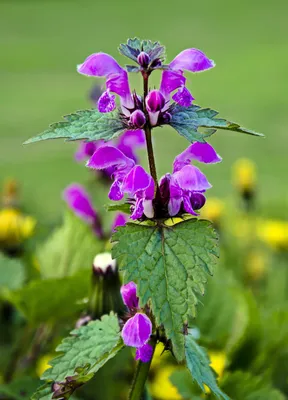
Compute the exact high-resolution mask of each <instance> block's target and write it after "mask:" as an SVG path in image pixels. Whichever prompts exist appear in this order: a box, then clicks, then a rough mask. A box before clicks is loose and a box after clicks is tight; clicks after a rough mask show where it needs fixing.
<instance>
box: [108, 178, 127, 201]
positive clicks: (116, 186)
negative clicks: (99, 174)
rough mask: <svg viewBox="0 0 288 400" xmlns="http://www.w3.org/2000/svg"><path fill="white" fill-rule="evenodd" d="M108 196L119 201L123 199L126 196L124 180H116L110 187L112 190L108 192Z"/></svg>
mask: <svg viewBox="0 0 288 400" xmlns="http://www.w3.org/2000/svg"><path fill="white" fill-rule="evenodd" d="M108 197H109V199H110V200H113V201H119V200H122V199H123V197H124V193H123V189H122V182H121V181H119V180H116V181H115V182H113V183H112V185H111V187H110V191H109V193H108Z"/></svg>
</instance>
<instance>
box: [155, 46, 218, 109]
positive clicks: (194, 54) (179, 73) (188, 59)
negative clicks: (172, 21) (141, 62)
mask: <svg viewBox="0 0 288 400" xmlns="http://www.w3.org/2000/svg"><path fill="white" fill-rule="evenodd" d="M214 66H215V63H214V61H213V60H210V59H209V58H208V57H207V56H206V55H205V54H204V53H203V52H202V51H200V50H198V49H186V50H183V51H182V52H181V53H179V54H178V56H176V57H175V58H174V60H172V61H171V63H170V64H169V67H170V70H168V71H163V72H162V80H161V85H160V91H161V92H162V94H163V95H164V97H165V99H166V100H168V101H169V100H170V94H171V93H172V92H173V91H174V90H176V89H178V91H177V92H176V93H175V94H174V96H173V97H172V99H173V100H174V101H175V102H176V103H178V104H180V105H181V106H183V107H189V106H190V105H191V103H192V101H193V100H194V97H193V96H192V95H191V93H190V92H189V90H188V89H187V88H186V87H185V83H186V78H185V77H184V76H183V71H190V72H201V71H205V70H207V69H210V68H213V67H214Z"/></svg>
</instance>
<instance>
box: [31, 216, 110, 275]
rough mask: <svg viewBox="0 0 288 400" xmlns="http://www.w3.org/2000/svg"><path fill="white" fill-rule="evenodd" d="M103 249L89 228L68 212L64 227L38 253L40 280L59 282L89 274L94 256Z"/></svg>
mask: <svg viewBox="0 0 288 400" xmlns="http://www.w3.org/2000/svg"><path fill="white" fill-rule="evenodd" d="M80 244H81V246H80ZM103 247H104V244H103V242H101V240H100V239H98V238H97V237H96V236H95V235H94V234H93V232H92V230H91V227H90V226H88V225H86V224H85V223H84V222H83V221H82V220H81V219H80V218H77V217H76V216H75V215H74V214H73V213H72V212H67V213H66V214H65V216H64V222H63V225H62V226H61V227H60V228H57V229H56V230H55V232H54V233H53V234H52V235H51V236H50V237H49V238H48V239H47V241H46V242H45V243H44V244H43V245H41V246H40V247H39V248H38V250H37V259H38V261H39V264H40V271H41V275H42V277H43V278H56V277H57V278H62V277H64V276H71V275H73V274H75V273H76V272H77V271H79V270H84V269H85V270H91V267H92V263H93V259H94V257H95V255H96V254H97V253H98V252H100V251H102V250H103Z"/></svg>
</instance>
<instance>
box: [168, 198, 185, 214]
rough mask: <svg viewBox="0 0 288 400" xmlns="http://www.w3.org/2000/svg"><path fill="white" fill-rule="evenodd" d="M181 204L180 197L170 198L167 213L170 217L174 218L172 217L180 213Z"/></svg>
mask: <svg viewBox="0 0 288 400" xmlns="http://www.w3.org/2000/svg"><path fill="white" fill-rule="evenodd" d="M181 203H182V197H178V198H176V197H170V200H169V203H168V212H169V215H171V217H174V215H177V214H178V213H179V211H180V208H181Z"/></svg>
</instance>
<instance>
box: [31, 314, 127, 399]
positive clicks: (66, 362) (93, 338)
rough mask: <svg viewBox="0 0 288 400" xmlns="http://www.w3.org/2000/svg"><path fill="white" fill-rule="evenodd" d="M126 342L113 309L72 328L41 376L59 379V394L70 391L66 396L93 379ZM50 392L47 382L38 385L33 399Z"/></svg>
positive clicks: (42, 396)
mask: <svg viewBox="0 0 288 400" xmlns="http://www.w3.org/2000/svg"><path fill="white" fill-rule="evenodd" d="M123 346H124V345H123V342H122V340H121V338H120V330H119V324H118V318H117V316H116V315H115V314H113V313H111V314H110V315H104V316H103V317H102V318H101V320H96V321H91V322H90V323H89V324H88V325H86V326H82V327H80V328H79V329H75V330H73V331H72V332H71V336H69V337H68V338H66V339H64V340H63V341H62V343H61V344H60V345H59V346H58V347H57V349H56V351H58V352H61V353H62V354H61V355H59V357H57V358H55V359H54V360H52V361H51V362H50V365H51V368H49V369H48V370H46V371H45V372H44V374H43V376H42V378H41V379H45V380H47V381H49V382H51V381H54V382H55V381H56V382H57V383H58V382H59V389H58V391H59V394H61V393H63V392H65V393H68V394H69V395H68V397H66V398H69V397H70V395H71V394H72V393H73V391H74V390H75V389H76V388H77V387H79V386H81V385H82V384H83V383H85V382H87V381H88V380H89V379H91V378H92V377H93V376H94V374H95V373H96V372H97V371H98V370H99V369H100V368H101V367H102V366H103V365H104V364H105V363H106V362H107V361H108V360H110V359H111V358H113V357H114V356H115V355H116V354H117V353H118V352H119V351H120V350H121V349H122V348H123ZM50 388H51V384H50ZM50 390H51V389H50ZM48 393H49V392H48V382H47V385H44V386H42V387H40V388H39V392H38V394H37V393H35V395H34V397H33V399H44V398H46V397H45V396H47V395H48ZM49 398H51V395H50V397H47V399H49Z"/></svg>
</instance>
